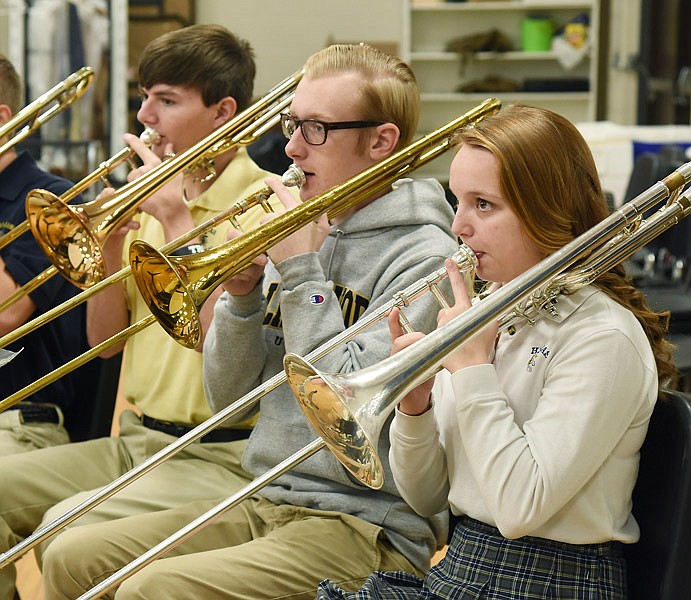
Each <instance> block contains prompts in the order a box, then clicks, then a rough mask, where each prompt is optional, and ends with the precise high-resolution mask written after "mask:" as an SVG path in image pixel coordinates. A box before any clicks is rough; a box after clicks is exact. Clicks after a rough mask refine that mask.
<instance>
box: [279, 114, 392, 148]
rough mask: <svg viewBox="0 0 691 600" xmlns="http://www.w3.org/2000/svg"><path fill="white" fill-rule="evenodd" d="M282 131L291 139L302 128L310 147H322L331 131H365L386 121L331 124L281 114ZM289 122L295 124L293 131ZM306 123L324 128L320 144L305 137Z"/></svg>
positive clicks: (337, 122)
mask: <svg viewBox="0 0 691 600" xmlns="http://www.w3.org/2000/svg"><path fill="white" fill-rule="evenodd" d="M280 118H281V131H282V132H283V135H284V136H286V138H288V139H290V138H291V137H293V134H294V133H295V132H296V131H297V129H298V127H299V128H300V133H301V134H302V137H303V139H304V140H305V141H306V142H307V143H308V144H309V145H310V146H322V145H323V144H326V138H327V137H328V134H329V131H331V130H336V129H364V128H366V127H378V126H379V125H384V121H334V122H331V123H329V122H328V121H320V120H319V119H297V118H295V117H294V116H293V115H291V114H290V113H281V114H280ZM287 122H291V123H293V130H292V131H290V130H289V129H288V127H287V126H286V125H287ZM305 123H318V124H319V125H321V126H322V127H323V128H324V140H323V141H321V142H318V143H315V142H310V141H309V140H308V139H307V135H305V130H304V129H303V125H304V124H305Z"/></svg>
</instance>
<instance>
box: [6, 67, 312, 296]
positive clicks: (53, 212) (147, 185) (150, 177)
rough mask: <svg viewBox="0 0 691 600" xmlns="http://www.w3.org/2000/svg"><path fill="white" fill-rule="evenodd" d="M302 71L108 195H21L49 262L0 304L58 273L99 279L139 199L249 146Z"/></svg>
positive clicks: (79, 281)
mask: <svg viewBox="0 0 691 600" xmlns="http://www.w3.org/2000/svg"><path fill="white" fill-rule="evenodd" d="M302 73H303V72H302V70H300V71H297V72H296V73H294V74H293V75H291V76H290V77H288V78H286V79H285V80H284V81H282V82H281V83H279V84H278V85H277V86H275V87H274V88H273V89H272V90H270V91H269V92H268V93H267V94H266V95H265V96H264V97H262V98H261V99H260V100H259V101H257V102H255V103H254V104H253V105H252V106H250V107H249V108H247V109H245V110H244V111H243V112H241V113H240V114H239V115H237V116H236V117H234V118H233V119H231V120H230V121H228V122H227V123H225V124H224V125H222V126H221V127H219V128H218V129H216V130H214V131H213V132H212V133H211V134H209V135H208V136H207V137H205V138H204V139H202V140H201V141H199V142H197V144H195V145H194V146H192V147H191V148H188V149H187V150H185V151H184V152H181V153H180V154H178V155H177V156H175V157H173V158H171V159H169V160H165V161H163V162H162V163H160V164H159V165H158V166H156V167H155V168H154V169H151V171H149V172H148V173H146V174H144V175H142V176H141V177H139V178H138V179H135V180H134V181H131V182H130V183H128V184H126V185H124V186H123V187H121V188H120V189H119V190H118V191H117V192H115V193H114V194H112V195H109V196H106V197H104V198H101V199H98V200H94V201H92V202H87V203H84V204H80V205H78V206H71V205H69V204H66V203H65V202H64V201H63V200H62V199H61V198H60V197H57V196H55V195H53V194H51V193H50V192H46V191H45V190H35V193H31V194H29V196H27V199H26V212H27V218H28V221H29V226H30V228H31V231H32V233H33V234H34V237H35V238H36V241H37V242H38V244H39V245H40V246H41V248H42V249H43V251H44V252H45V254H46V255H47V256H48V258H49V259H50V261H51V263H53V264H52V266H51V267H48V269H46V270H45V271H43V272H42V273H40V274H39V275H37V276H36V277H35V278H34V279H33V280H31V281H29V282H28V283H27V284H25V285H24V286H23V287H22V288H20V289H19V290H17V291H16V292H15V293H14V294H13V295H12V297H11V298H8V299H7V300H6V301H5V302H4V303H3V304H2V305H0V308H2V309H4V308H6V307H7V306H8V305H9V303H10V300H11V301H12V302H14V301H16V300H17V299H18V298H20V297H22V296H24V295H26V294H27V293H29V291H33V290H34V289H36V287H38V286H39V285H41V284H42V283H43V282H44V281H46V280H47V279H49V278H50V277H53V276H54V275H56V274H57V273H61V274H62V275H63V276H64V277H66V278H67V279H69V280H70V281H71V282H72V283H73V284H74V285H76V286H77V287H79V288H81V289H86V288H88V287H91V286H92V285H94V284H95V283H98V282H99V281H101V280H103V279H104V278H105V276H106V275H105V264H104V262H103V256H102V247H103V244H104V243H105V241H106V239H107V238H108V236H109V235H110V234H111V233H112V232H113V231H115V230H116V229H117V228H118V227H120V225H122V224H123V223H124V222H125V221H126V220H127V219H128V218H129V216H130V215H131V214H132V213H133V212H134V210H135V209H136V207H137V206H138V205H139V204H141V203H142V202H143V201H144V200H146V199H147V198H148V197H149V196H151V195H152V194H153V193H154V192H156V191H157V190H158V189H159V188H161V187H163V185H165V184H166V183H167V182H168V181H169V180H170V179H172V178H173V177H175V176H176V175H178V174H179V173H181V172H193V171H195V170H198V169H202V168H207V167H208V165H209V164H210V163H211V161H212V160H213V158H215V157H216V156H219V155H220V154H223V153H224V152H227V151H228V150H231V149H232V148H234V147H236V146H238V145H249V144H251V143H252V142H254V141H256V140H257V139H258V138H259V137H261V136H262V135H263V134H264V133H266V132H267V131H268V130H269V129H271V127H273V126H274V125H275V124H276V123H277V122H278V119H279V114H280V112H281V111H282V110H283V109H284V108H286V107H287V106H288V105H289V104H290V102H291V100H292V97H293V93H292V91H293V90H294V89H295V87H296V86H297V84H298V83H299V81H300V79H301V78H302Z"/></svg>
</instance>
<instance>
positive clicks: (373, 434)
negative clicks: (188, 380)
mask: <svg viewBox="0 0 691 600" xmlns="http://www.w3.org/2000/svg"><path fill="white" fill-rule="evenodd" d="M690 176H691V163H687V164H686V165H684V166H682V167H680V169H678V170H677V171H675V172H674V173H673V174H672V175H670V176H669V177H667V178H666V179H665V180H664V181H663V182H658V184H656V185H655V186H653V188H650V189H649V190H648V191H646V192H644V193H643V194H641V195H640V196H638V197H637V198H636V199H634V200H632V201H631V202H629V203H628V204H627V205H625V206H624V207H622V208H621V209H619V210H618V211H616V213H614V214H613V215H611V216H610V217H608V218H607V219H605V220H604V221H602V222H601V223H600V224H598V225H596V226H595V227H593V228H592V229H590V230H589V231H587V232H585V233H584V234H582V235H581V236H579V237H578V238H576V239H575V240H573V241H572V242H571V243H569V244H567V245H566V246H564V247H563V248H562V249H560V250H558V251H557V252H555V253H554V254H552V255H550V256H549V257H547V258H546V259H544V260H543V261H542V262H540V263H539V264H538V265H536V266H535V267H533V268H531V269H530V270H528V271H526V272H525V273H524V274H523V275H521V276H519V277H518V278H516V279H515V280H514V281H512V282H510V283H509V284H507V285H505V286H503V287H502V288H500V289H499V290H497V291H495V292H493V293H492V294H490V295H488V296H487V297H486V298H484V299H482V300H481V301H480V302H478V303H476V304H475V305H474V306H472V307H471V308H470V309H469V310H468V311H467V312H466V313H464V314H462V315H459V316H458V317H456V318H455V319H453V320H452V321H450V322H449V323H447V324H446V325H445V326H443V327H441V328H439V329H437V330H435V331H433V332H432V333H430V334H428V335H427V336H426V337H424V338H423V339H421V340H420V341H418V342H416V343H415V344H413V345H412V346H409V347H408V348H406V349H404V350H402V351H400V352H398V353H397V354H394V355H393V356H391V357H389V358H387V359H385V360H383V361H381V362H380V363H378V364H376V365H374V366H372V367H367V368H365V369H361V370H360V371H356V372H354V373H350V374H345V375H342V374H336V375H325V374H323V373H320V372H319V371H318V370H317V369H315V368H314V367H313V366H312V364H311V362H312V361H313V360H314V359H311V358H305V359H302V358H300V357H298V356H296V355H291V354H287V355H286V356H285V358H284V367H285V370H284V372H283V373H284V376H285V377H287V379H288V383H289V384H290V386H291V388H292V389H293V391H294V393H295V395H296V397H297V398H298V402H299V404H300V406H301V407H302V408H303V410H304V412H305V414H306V416H307V417H308V419H309V420H310V422H311V423H312V425H313V426H314V427H315V428H316V429H317V431H318V432H319V434H320V437H319V438H318V439H315V440H314V441H312V442H310V443H309V444H307V445H306V446H304V447H303V448H302V449H300V450H298V451H297V452H295V453H294V454H292V455H291V456H290V457H288V458H287V459H285V460H284V461H282V462H281V463H279V464H278V465H276V466H275V467H274V468H272V469H270V470H269V471H267V472H266V473H264V474H263V475H262V476H260V477H258V478H257V479H255V480H254V481H252V482H251V483H250V484H248V485H247V486H246V487H244V488H243V489H241V490H239V491H237V492H236V493H235V494H233V495H232V496H230V497H228V498H227V499H225V500H223V501H222V502H220V503H219V504H217V505H216V506H214V507H212V508H211V509H209V510H208V511H207V512H206V513H204V514H203V515H201V516H199V517H197V518H196V519H194V520H193V521H191V522H190V523H188V524H187V525H185V526H184V527H182V528H181V529H179V530H178V531H176V532H174V533H173V534H171V535H170V536H168V537H167V538H166V539H165V540H163V541H162V542H160V543H159V544H157V545H156V546H154V547H153V548H151V549H149V550H147V551H146V552H145V553H143V554H141V555H140V556H138V557H137V558H136V559H134V560H133V561H131V562H130V563H128V564H127V565H125V566H124V567H122V568H120V569H119V570H118V571H116V572H115V573H113V574H112V575H110V576H109V577H108V578H106V579H104V580H103V581H102V582H101V583H99V584H98V585H96V586H95V587H93V588H92V589H90V590H88V591H87V592H85V593H84V594H82V595H81V596H79V598H78V599H77V600H90V599H92V598H99V597H101V596H102V595H103V594H104V593H105V592H106V591H108V590H110V589H112V588H114V587H115V586H116V585H119V584H120V583H122V582H123V581H124V580H125V579H127V578H128V577H129V576H131V575H133V574H134V573H136V572H137V571H140V570H141V569H143V568H144V567H145V566H146V565H148V564H150V563H151V562H153V561H154V560H156V559H157V558H159V557H161V556H163V555H164V554H166V553H167V552H169V551H170V550H171V549H173V548H175V547H176V546H178V545H179V544H181V543H182V542H183V541H185V540H186V539H188V538H189V537H191V536H192V535H194V534H195V533H197V532H198V531H200V530H201V529H203V528H204V527H205V526H206V525H208V524H209V523H210V522H211V521H213V520H214V519H216V518H217V517H219V516H220V515H222V514H223V513H224V512H226V511H227V510H229V509H231V508H233V507H234V506H236V505H237V504H239V503H240V502H241V501H243V500H245V499H246V498H248V497H250V496H251V495H252V494H255V493H256V492H258V491H259V490H261V489H262V488H263V487H265V486H266V485H267V484H268V483H270V482H271V481H273V480H274V479H276V478H278V477H279V476H280V475H282V474H283V473H286V472H287V471H289V470H290V469H292V468H294V467H295V466H297V465H298V464H300V463H301V462H303V461H304V460H306V459H307V458H309V457H310V456H312V455H313V454H315V453H316V452H318V451H319V450H321V449H322V448H324V447H327V448H329V450H331V451H332V452H333V453H334V455H335V456H336V458H338V460H339V461H340V462H341V463H342V464H343V466H344V467H345V468H346V469H348V471H349V472H350V473H351V474H352V475H353V476H354V477H356V478H357V479H358V480H359V481H361V482H362V483H364V484H365V485H368V486H370V487H372V488H374V489H378V488H380V487H381V485H382V484H383V469H382V466H381V464H380V461H379V458H378V457H377V453H376V452H377V442H378V438H379V435H380V433H381V431H382V429H383V427H384V424H385V422H386V419H387V417H388V414H389V413H390V412H391V410H393V407H394V406H395V404H396V403H397V402H398V401H399V400H400V398H402V397H403V396H404V395H405V394H406V393H408V392H409V391H410V390H411V389H413V388H414V387H416V386H417V385H419V384H420V383H422V382H423V381H425V380H426V379H428V378H429V377H431V376H432V375H434V374H435V373H436V372H437V371H438V370H439V366H440V364H441V363H442V362H443V360H444V358H445V357H446V356H447V355H448V353H449V352H451V351H453V350H454V349H456V348H457V347H458V346H460V345H461V344H463V343H464V342H465V341H467V340H468V339H470V337H472V336H473V335H475V334H476V333H477V332H478V331H479V330H480V329H482V328H483V327H485V326H486V325H488V324H489V323H490V322H492V321H493V320H495V319H497V318H498V317H499V316H500V315H501V319H500V327H502V328H506V327H508V326H510V325H511V323H513V322H515V320H516V319H525V318H528V319H538V318H540V316H541V315H542V314H543V312H548V311H549V310H550V308H551V305H552V302H553V301H554V300H555V298H557V297H558V296H559V295H560V294H562V293H568V292H569V291H573V290H576V289H578V288H580V287H582V286H585V285H588V284H589V283H592V282H593V281H594V280H595V279H597V277H598V276H599V275H600V274H602V273H603V272H605V271H606V270H608V269H610V268H612V267H613V266H615V265H616V264H618V263H620V262H621V261H623V260H625V259H626V258H628V257H629V256H631V255H632V254H633V253H634V252H635V251H636V250H638V249H640V248H642V247H643V246H645V245H646V244H648V243H649V242H650V241H651V240H653V239H654V238H655V237H657V236H658V235H659V234H660V233H662V232H663V231H666V230H667V229H669V228H670V227H672V226H673V225H675V224H677V223H678V222H679V221H680V220H681V219H683V218H684V217H686V216H687V215H688V214H689V213H691V191H690V192H686V194H682V195H679V191H680V189H681V187H683V185H684V184H683V182H685V181H688V179H689V177H690ZM668 186H669V187H668ZM660 188H664V189H665V190H667V192H669V193H670V194H671V196H670V199H669V201H668V202H667V203H666V204H665V206H664V207H663V208H661V209H660V210H658V211H657V212H656V213H655V214H654V215H653V216H651V217H650V218H649V219H647V220H645V221H643V220H642V215H643V213H644V212H645V210H646V208H650V207H652V206H654V205H655V204H657V202H658V201H659V200H660V199H661V194H663V193H664V192H663V190H662V189H660ZM665 197H666V196H665ZM598 244H601V245H600V246H599V247H598ZM581 259H582V263H581V264H579V265H578V266H577V267H576V269H575V270H574V271H568V270H567V269H569V268H570V267H572V266H573V265H574V264H575V263H577V262H578V261H579V260H581ZM467 283H468V281H467V280H466V284H467ZM308 356H309V355H308ZM232 406H234V405H231V407H232ZM231 407H229V408H231ZM219 414H220V413H219ZM0 566H1V563H0Z"/></svg>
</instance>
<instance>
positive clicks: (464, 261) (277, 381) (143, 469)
mask: <svg viewBox="0 0 691 600" xmlns="http://www.w3.org/2000/svg"><path fill="white" fill-rule="evenodd" d="M452 258H453V260H454V261H455V262H456V264H457V265H458V268H459V269H460V270H461V271H463V272H465V273H466V281H467V282H468V285H469V286H470V285H471V281H472V276H473V275H474V270H475V267H476V265H477V258H476V257H475V255H474V254H473V252H472V250H470V248H468V247H467V246H461V247H460V248H459V249H458V251H457V252H456V253H455V254H454V255H453V257H452ZM445 278H446V270H445V269H443V268H441V269H438V270H437V271H434V272H433V273H430V274H429V275H427V276H426V277H423V278H422V279H419V280H418V281H416V282H415V283H413V284H411V285H410V286H408V287H407V288H405V289H404V290H401V291H400V292H398V293H397V294H395V295H394V297H393V299H392V300H390V301H389V302H388V303H387V304H384V305H383V306H381V307H380V308H379V309H378V310H376V311H374V312H372V313H370V314H369V315H364V316H363V317H361V318H360V319H359V320H358V322H357V323H355V324H354V325H351V327H349V328H347V329H345V330H344V331H342V332H341V333H340V334H338V335H337V336H335V337H333V338H332V339H330V340H328V341H326V342H325V343H324V344H322V345H321V346H319V347H318V348H316V349H315V350H313V351H312V352H311V353H310V354H309V355H308V356H309V357H310V360H315V361H316V360H319V359H320V358H322V357H324V356H326V355H327V354H329V353H330V352H332V351H333V350H334V349H336V348H338V347H340V346H342V345H343V344H345V343H347V342H349V341H350V340H351V339H353V338H354V337H355V336H357V335H358V334H360V333H361V332H363V331H364V330H365V329H368V328H370V327H372V326H373V325H374V324H376V323H378V322H380V321H382V320H383V319H385V318H386V317H387V316H388V315H389V313H390V312H391V311H392V310H393V309H394V308H405V307H407V306H409V305H410V304H411V303H412V302H414V301H415V300H417V299H418V298H420V297H421V296H422V295H424V294H426V293H427V292H430V293H432V295H433V296H434V298H436V300H437V301H438V302H439V303H440V305H441V306H445V307H448V303H447V301H446V298H445V296H444V293H443V292H442V290H441V288H440V287H439V284H440V283H441V282H442V281H443V280H444V279H445ZM401 323H402V325H403V327H404V328H406V329H407V330H409V331H412V327H411V324H410V323H409V322H408V320H407V319H405V318H402V319H401ZM286 381H287V377H286V374H285V372H283V371H281V372H280V373H277V374H276V375H274V376H273V377H272V378H270V379H268V380H267V381H266V382H264V383H263V384H262V385H261V386H259V387H257V388H255V389H254V390H252V391H251V392H249V393H248V394H246V395H245V396H243V397H242V398H240V399H238V400H236V401H235V402H233V403H232V404H231V405H229V406H228V407H226V408H225V409H223V410H222V411H220V412H218V413H216V414H215V415H213V416H212V417H210V418H209V419H207V420H206V421H204V422H203V423H201V424H200V425H197V427H195V428H194V429H192V430H191V431H189V432H188V433H186V434H185V435H183V436H182V437H180V438H178V440H177V441H175V442H173V443H172V444H170V445H168V446H166V447H165V448H164V449H163V450H160V451H159V452H157V453H156V454H154V455H153V456H151V457H150V458H149V459H148V460H146V461H144V462H143V463H141V464H140V465H138V466H136V467H135V468H133V469H131V470H130V471H128V472H127V473H125V474H123V475H121V476H120V477H118V478H117V479H115V480H114V481H112V482H111V483H109V484H108V485H106V486H104V487H103V488H101V489H100V490H99V491H98V492H96V493H95V494H93V495H92V496H91V497H89V498H87V499H86V500H84V501H83V502H82V503H80V504H78V505H77V506H75V507H74V508H72V509H71V510H69V511H67V512H66V513H64V514H63V515H61V516H59V517H58V518H57V519H55V520H54V521H52V522H51V523H48V524H46V525H45V526H43V527H41V528H40V529H37V530H36V531H35V532H34V533H33V534H32V535H30V536H29V537H27V538H26V539H24V540H23V541H21V542H20V543H19V544H17V545H15V546H14V547H12V548H11V549H10V550H8V551H7V552H5V553H3V554H2V555H0V568H3V567H5V566H7V565H8V564H10V563H12V562H14V561H15V560H17V559H18V558H20V557H21V556H22V555H23V554H25V553H26V552H28V551H29V550H31V549H32V548H33V547H34V546H36V545H38V544H40V543H41V542H43V541H44V540H46V539H47V538H49V537H50V536H52V535H53V534H54V533H56V532H57V531H58V530H60V529H62V528H63V527H65V526H66V525H69V524H70V523H71V522H72V521H74V520H75V519H77V518H78V517H80V516H81V515H83V514H84V513H86V512H88V511H89V510H91V509H92V508H94V507H95V506H98V505H99V504H100V503H101V502H103V501H104V500H106V499H107V498H110V496H112V495H113V494H115V493H116V492H118V491H119V490H121V489H123V488H124V487H126V486H127V485H129V484H130V483H132V482H133V481H135V480H136V479H138V478H139V477H141V476H142V475H144V474H145V473H148V472H149V471H150V470H152V469H153V468H155V467H156V466H158V465H159V464H161V463H162V462H163V461H165V460H167V459H168V458H170V457H171V456H174V455H175V454H177V453H178V452H179V451H180V450H182V449H183V448H186V447H187V446H189V445H190V444H191V443H193V442H195V441H196V440H198V439H199V438H201V437H202V436H204V435H206V434H207V433H209V432H210V431H212V430H213V429H215V428H216V427H218V426H219V425H221V424H222V423H223V422H225V421H226V420H228V419H230V418H231V417H233V416H235V415H237V414H239V413H240V412H241V411H243V410H246V409H247V408H249V407H251V406H253V405H254V404H255V403H256V402H257V401H258V400H260V399H261V398H262V397H264V396H265V395H266V394H268V393H269V392H271V391H273V390H275V389H276V388H277V387H278V386H279V385H282V384H283V383H285V382H286ZM305 458H306V456H305ZM277 476H278V475H276V477H277ZM267 483H268V482H267Z"/></svg>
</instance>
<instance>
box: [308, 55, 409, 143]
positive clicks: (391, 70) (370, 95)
mask: <svg viewBox="0 0 691 600" xmlns="http://www.w3.org/2000/svg"><path fill="white" fill-rule="evenodd" d="M342 73H355V74H357V75H358V76H359V77H360V80H361V85H360V89H359V90H358V92H359V96H360V98H359V102H358V104H359V108H360V111H361V114H359V115H357V118H358V119H360V120H363V121H375V122H378V121H380V122H383V123H393V124H394V125H396V126H397V127H398V129H399V132H400V139H399V141H398V145H397V146H396V150H398V149H400V148H402V147H403V146H406V145H408V144H409V143H410V141H411V140H412V138H413V134H414V133H415V130H416V129H417V124H418V119H419V117H420V92H419V89H418V86H417V81H416V79H415V75H414V74H413V72H412V70H411V69H410V67H409V66H408V65H406V64H405V63H404V62H403V61H402V60H400V59H399V58H396V57H394V56H391V55H390V54H387V53H386V52H383V51H381V50H379V49H377V48H374V47H373V46H370V45H368V44H334V45H332V46H328V47H327V48H324V49H323V50H321V51H319V52H317V53H315V54H313V55H312V56H311V57H310V58H309V59H308V60H307V62H306V63H305V77H308V78H310V79H316V78H319V77H325V76H329V75H338V74H342ZM363 135H365V134H364V133H363Z"/></svg>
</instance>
